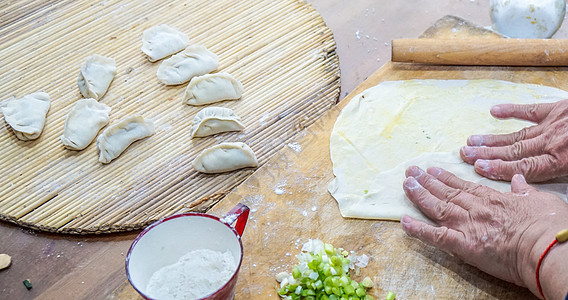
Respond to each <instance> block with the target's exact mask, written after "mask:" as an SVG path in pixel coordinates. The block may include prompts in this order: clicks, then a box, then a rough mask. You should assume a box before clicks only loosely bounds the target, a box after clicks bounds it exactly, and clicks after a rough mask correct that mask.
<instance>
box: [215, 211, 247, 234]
mask: <svg viewBox="0 0 568 300" xmlns="http://www.w3.org/2000/svg"><path fill="white" fill-rule="evenodd" d="M249 211H250V209H249V208H248V206H246V205H244V204H242V203H238V204H237V205H236V206H235V207H233V209H231V210H230V211H229V212H228V213H226V214H225V215H224V216H223V217H222V218H221V222H223V223H225V224H227V225H229V226H232V224H233V223H235V221H236V223H235V226H232V227H233V228H235V230H236V231H237V233H238V234H239V236H242V235H243V232H244V231H245V226H246V225H247V220H248V216H249Z"/></svg>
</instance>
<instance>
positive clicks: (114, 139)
mask: <svg viewBox="0 0 568 300" xmlns="http://www.w3.org/2000/svg"><path fill="white" fill-rule="evenodd" d="M152 134H154V123H153V122H152V121H150V120H144V118H143V117H142V116H130V117H127V118H126V119H124V120H122V121H120V122H118V123H116V124H113V125H111V126H109V127H108V128H107V129H105V130H104V131H103V132H102V133H101V134H100V135H99V137H98V138H97V148H98V149H99V161H100V162H102V163H103V164H107V163H109V162H111V161H112V160H113V159H115V158H117V157H118V156H119V155H120V154H121V153H122V152H123V151H124V150H126V148H128V146H130V144H132V143H134V142H135V141H137V140H140V139H143V138H145V137H149V136H151V135H152Z"/></svg>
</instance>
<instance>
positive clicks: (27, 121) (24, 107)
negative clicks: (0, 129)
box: [1, 92, 51, 141]
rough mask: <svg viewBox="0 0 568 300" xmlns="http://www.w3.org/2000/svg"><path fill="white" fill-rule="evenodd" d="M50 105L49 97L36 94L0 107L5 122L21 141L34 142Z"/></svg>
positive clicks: (10, 101)
mask: <svg viewBox="0 0 568 300" xmlns="http://www.w3.org/2000/svg"><path fill="white" fill-rule="evenodd" d="M50 105H51V102H50V99H49V95H48V94H47V93H45V92H37V93H32V94H29V95H26V96H24V97H22V98H20V99H10V100H7V101H6V102H5V103H4V104H3V105H2V107H1V110H2V113H3V114H4V118H5V119H6V122H7V123H8V124H9V125H10V127H12V129H13V130H14V133H15V134H16V137H17V138H19V139H20V140H22V141H30V140H35V139H37V138H38V137H39V135H40V134H41V132H42V131H43V126H44V125H45V117H46V115H47V112H48V111H49V107H50Z"/></svg>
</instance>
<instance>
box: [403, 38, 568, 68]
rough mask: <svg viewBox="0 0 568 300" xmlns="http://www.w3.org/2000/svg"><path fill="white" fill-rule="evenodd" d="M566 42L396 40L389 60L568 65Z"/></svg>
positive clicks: (526, 40)
mask: <svg viewBox="0 0 568 300" xmlns="http://www.w3.org/2000/svg"><path fill="white" fill-rule="evenodd" d="M567 51H568V40H558V39H506V38H503V39H479V38H473V39H436V38H431V39H397V40H393V41H392V61H393V62H410V63H423V64H435V65H462V66H467V65H476V66H533V67H542V66H568V55H567Z"/></svg>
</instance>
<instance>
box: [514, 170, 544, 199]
mask: <svg viewBox="0 0 568 300" xmlns="http://www.w3.org/2000/svg"><path fill="white" fill-rule="evenodd" d="M537 191H538V190H537V189H536V188H534V187H532V186H530V185H529V184H528V183H527V181H526V180H525V177H524V176H523V175H521V174H515V175H513V179H511V192H512V193H515V194H518V195H525V196H526V195H528V194H529V193H530V192H537Z"/></svg>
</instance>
